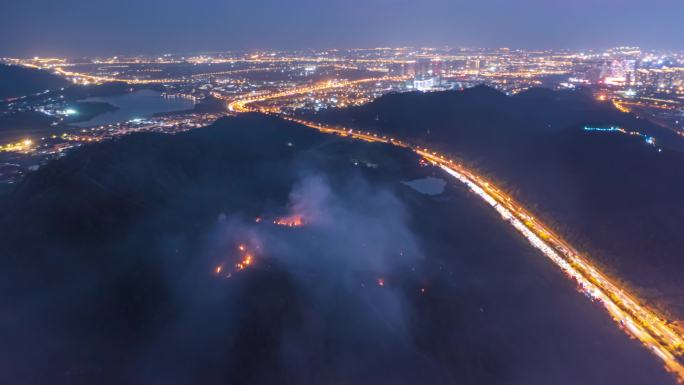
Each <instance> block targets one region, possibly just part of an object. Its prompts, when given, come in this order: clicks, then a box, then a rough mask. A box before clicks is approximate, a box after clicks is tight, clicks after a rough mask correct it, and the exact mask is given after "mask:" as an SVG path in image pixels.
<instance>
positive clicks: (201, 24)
mask: <svg viewBox="0 0 684 385" xmlns="http://www.w3.org/2000/svg"><path fill="white" fill-rule="evenodd" d="M4 8H5V9H3V12H2V15H0V32H1V33H3V34H4V35H5V36H12V39H11V40H8V39H5V41H3V44H2V45H1V46H0V56H22V57H31V56H47V55H55V56H69V57H78V56H92V55H112V54H146V53H149V54H161V53H185V52H188V53H189V52H205V51H231V50H253V49H269V50H270V49H272V50H279V49H311V48H314V49H319V48H322V49H326V48H341V47H345V48H363V47H385V46H416V47H421V46H436V47H441V46H450V47H478V48H500V47H508V48H519V49H600V48H608V47H614V46H623V45H629V46H632V45H637V46H641V47H643V48H646V49H664V50H670V49H680V48H682V46H681V36H684V24H683V23H681V20H680V17H679V15H681V14H684V3H682V2H675V1H671V0H654V1H651V2H649V3H648V4H644V2H641V1H636V0H627V1H621V2H617V1H613V0H604V1H601V2H598V3H597V2H592V1H589V0H580V1H574V2H562V3H556V4H547V3H545V2H543V1H539V0H522V1H517V2H515V3H514V4H513V3H511V2H508V1H504V0H488V1H485V2H479V3H477V4H473V3H467V2H464V1H460V0H459V1H455V2H450V1H445V0H428V1H424V2H422V3H421V4H420V6H416V5H415V4H414V3H412V2H408V1H406V0H372V1H365V2H362V3H361V2H356V4H350V2H349V1H341V0H333V1H327V2H317V1H313V0H297V1H294V2H287V3H284V2H279V1H276V0H260V1H257V2H251V3H249V4H245V3H236V2H232V1H230V2H221V1H218V0H198V1H194V2H188V1H184V0H170V1H163V2H162V1H157V0H152V1H146V2H145V3H144V4H140V3H139V2H133V1H130V0H125V1H119V2H117V3H115V4H112V3H107V4H105V3H102V2H83V1H80V0H66V1H63V2H60V3H59V4H57V3H54V2H52V1H48V0H28V1H24V2H21V3H18V4H13V5H12V7H8V6H5V7H4Z"/></svg>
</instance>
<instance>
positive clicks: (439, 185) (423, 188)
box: [402, 176, 446, 195]
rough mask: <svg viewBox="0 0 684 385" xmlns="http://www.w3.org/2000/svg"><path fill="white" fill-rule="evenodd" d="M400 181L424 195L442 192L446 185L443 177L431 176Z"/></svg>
mask: <svg viewBox="0 0 684 385" xmlns="http://www.w3.org/2000/svg"><path fill="white" fill-rule="evenodd" d="M402 183H403V184H405V185H407V186H409V187H411V188H412V189H414V190H416V191H418V192H419V193H421V194H425V195H439V194H441V193H443V192H444V187H445V186H446V181H445V180H444V179H442V178H435V177H431V176H429V177H427V178H423V179H416V180H411V181H408V182H402Z"/></svg>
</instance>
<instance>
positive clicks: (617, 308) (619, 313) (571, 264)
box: [229, 78, 684, 382]
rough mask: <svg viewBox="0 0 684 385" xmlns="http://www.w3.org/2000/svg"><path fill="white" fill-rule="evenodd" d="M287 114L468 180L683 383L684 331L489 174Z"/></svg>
mask: <svg viewBox="0 0 684 385" xmlns="http://www.w3.org/2000/svg"><path fill="white" fill-rule="evenodd" d="M387 79H389V78H384V80H387ZM375 80H378V79H364V80H360V81H356V82H362V81H375ZM340 86H343V85H340V83H333V84H328V85H327V87H328V88H334V87H340ZM325 89H326V85H318V86H315V87H314V88H300V89H292V90H290V91H283V92H280V93H277V94H271V95H266V96H262V97H259V98H258V99H243V100H237V101H234V102H232V103H230V104H229V107H230V109H231V111H235V112H247V111H260V112H265V113H269V112H270V111H272V110H273V108H270V109H269V110H268V111H266V110H260V109H259V108H254V107H252V106H250V104H252V103H255V102H263V101H266V100H271V99H277V98H282V97H286V96H290V95H295V94H299V93H304V92H313V91H321V90H325ZM283 118H284V119H287V120H290V121H293V122H296V123H299V124H302V125H305V126H307V127H310V128H313V129H316V130H318V131H320V132H322V133H326V134H333V135H339V136H343V137H347V138H351V139H356V140H363V141H366V142H380V143H386V144H391V145H394V146H397V147H402V148H407V149H410V150H412V151H413V152H415V153H416V154H418V155H419V156H420V157H421V159H422V160H423V161H424V162H429V163H431V164H433V165H435V166H437V167H439V168H441V169H442V170H443V171H444V172H446V173H447V174H449V175H450V176H452V177H453V178H455V179H456V180H458V181H459V182H461V183H463V184H465V185H466V186H467V187H468V188H469V189H470V190H471V191H472V192H473V193H475V194H476V195H477V196H478V197H479V198H481V199H482V200H483V201H485V202H486V203H487V204H488V205H490V206H491V207H492V208H494V209H495V210H496V211H497V212H498V213H499V214H500V215H501V218H502V219H503V220H504V221H506V222H507V223H509V224H510V225H511V226H513V227H514V228H515V229H516V230H517V231H518V232H519V233H520V234H521V235H522V236H523V237H524V238H525V239H526V240H527V241H528V242H529V243H530V245H531V246H532V247H534V248H535V249H537V250H539V251H540V252H541V253H542V254H543V255H544V256H546V257H547V258H548V259H550V260H551V261H552V262H553V263H554V264H555V265H557V266H558V267H559V268H560V269H561V271H562V272H563V273H564V274H565V275H566V276H568V277H569V278H571V279H573V280H574V281H576V282H577V284H578V288H579V289H580V290H581V291H582V292H583V293H585V294H586V295H587V296H588V297H590V298H592V299H593V300H595V301H597V302H598V303H600V304H601V305H602V306H603V307H604V308H605V309H606V311H607V312H608V313H609V314H610V316H611V317H612V318H613V320H615V322H616V324H617V325H618V326H619V327H620V328H621V329H622V330H624V331H625V332H626V333H627V334H628V335H629V336H631V337H633V338H635V339H637V340H639V341H640V342H641V343H642V344H643V345H644V346H645V347H646V348H647V349H648V350H649V351H651V352H652V353H653V354H654V355H655V356H656V357H658V358H659V359H660V360H661V361H662V362H663V364H664V367H665V368H666V369H667V370H668V371H669V372H671V373H672V374H674V376H675V377H676V378H677V380H678V381H679V382H684V365H683V364H682V362H684V336H683V333H682V331H681V330H679V329H677V328H676V327H675V326H674V325H672V324H671V323H670V322H668V321H667V320H666V319H664V318H662V317H661V316H659V315H658V314H657V313H656V312H655V311H654V310H653V309H651V308H649V307H648V306H647V305H646V304H644V303H643V302H640V301H638V300H637V299H636V298H635V297H634V296H633V295H631V294H630V293H629V292H627V291H626V290H625V289H624V288H623V287H620V286H619V285H618V284H617V283H615V282H613V281H612V280H611V279H610V278H608V277H607V276H606V275H605V274H604V273H602V272H601V271H600V270H599V269H598V268H596V267H595V266H594V265H593V264H592V262H591V261H590V260H588V259H586V258H585V257H582V256H581V255H580V253H579V252H578V251H577V250H576V249H575V248H574V247H572V246H571V245H570V244H569V243H568V242H567V241H565V240H564V239H563V238H561V237H560V236H559V235H558V234H556V233H555V232H554V231H552V230H551V229H550V228H549V227H548V226H546V225H545V224H543V223H541V222H540V221H539V220H538V219H536V218H535V217H534V216H533V215H531V214H530V213H529V212H528V211H527V210H526V209H525V208H524V207H523V206H522V205H520V204H519V203H517V202H516V201H515V200H514V199H513V198H512V197H510V196H509V195H507V194H506V193H504V192H503V191H502V190H501V189H499V188H498V187H496V186H495V185H493V184H491V183H490V182H488V181H487V180H486V179H485V178H483V177H481V176H479V175H478V174H477V173H475V172H474V171H472V170H470V169H468V168H466V167H465V166H464V165H462V164H459V163H457V162H454V161H452V160H449V159H448V158H447V157H445V156H444V155H441V154H438V153H437V152H434V151H431V150H429V149H426V148H421V147H418V146H413V145H411V144H407V143H405V142H403V141H401V140H397V139H394V138H390V137H387V136H379V135H378V134H374V133H370V132H361V131H355V130H353V129H348V128H340V127H328V126H325V125H322V124H318V123H315V122H309V121H305V120H301V119H295V118H290V117H283ZM383 284H384V282H383Z"/></svg>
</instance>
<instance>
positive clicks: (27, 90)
mask: <svg viewBox="0 0 684 385" xmlns="http://www.w3.org/2000/svg"><path fill="white" fill-rule="evenodd" d="M69 85H70V83H69V82H68V81H67V80H65V79H63V78H61V77H59V76H56V75H53V74H51V73H49V72H47V71H42V70H38V69H33V68H26V67H21V66H13V65H4V64H0V99H7V98H13V97H20V96H24V95H30V94H34V93H37V92H41V91H44V90H51V89H55V88H61V87H67V86H69Z"/></svg>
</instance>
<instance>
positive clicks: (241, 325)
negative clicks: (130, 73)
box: [0, 115, 674, 385]
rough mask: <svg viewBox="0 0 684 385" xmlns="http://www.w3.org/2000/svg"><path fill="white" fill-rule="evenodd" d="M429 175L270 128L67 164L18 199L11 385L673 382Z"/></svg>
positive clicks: (93, 153) (312, 136)
mask: <svg viewBox="0 0 684 385" xmlns="http://www.w3.org/2000/svg"><path fill="white" fill-rule="evenodd" d="M427 176H435V177H438V178H442V177H443V175H441V174H440V173H439V172H438V171H437V170H435V169H433V168H431V167H420V166H419V164H418V160H417V159H416V158H415V156H414V155H413V154H411V153H409V152H406V151H403V150H399V149H396V148H392V147H388V146H385V145H379V144H366V143H352V142H348V141H345V140H342V139H337V138H331V137H325V136H323V135H321V134H318V133H316V132H314V131H312V130H310V129H307V128H304V127H301V126H297V125H293V124H291V123H286V122H283V121H280V120H276V119H271V118H265V117H261V116H255V115H251V116H245V117H241V118H230V119H222V120H219V121H218V122H217V123H215V124H214V125H213V126H211V127H208V128H204V129H199V130H195V131H191V132H187V133H183V134H178V135H175V136H167V135H160V134H138V135H132V136H129V137H125V138H123V139H119V140H115V141H111V142H107V143H102V144H96V145H92V146H87V147H84V148H81V149H79V150H77V151H76V152H74V153H72V154H70V155H69V156H67V157H65V158H63V159H60V160H57V161H53V162H51V163H50V164H48V165H47V166H45V167H43V168H41V169H40V170H39V171H37V172H36V173H33V174H30V175H28V176H27V177H26V178H25V180H24V181H23V182H22V183H21V184H19V185H18V186H17V188H16V190H15V191H14V192H12V193H10V194H9V195H6V196H4V197H2V206H1V207H0V255H1V256H2V260H1V261H0V275H1V276H0V290H1V291H2V293H5V295H3V296H1V297H0V341H2V344H1V345H0V382H1V383H3V384H17V385H21V384H122V383H126V384H141V385H142V384H145V385H149V384H274V383H286V384H338V383H345V384H369V383H374V384H525V385H534V384H540V385H542V384H543V385H546V384H568V385H570V384H572V385H575V384H583V385H591V384H597V385H598V384H602V385H603V384H634V385H643V384H668V383H674V380H673V379H672V378H671V377H670V376H669V375H668V374H667V373H665V372H664V370H663V369H662V368H661V367H660V365H659V363H658V361H657V359H656V358H655V357H654V356H653V355H652V354H651V353H649V352H648V351H647V350H646V349H644V348H642V347H641V346H640V345H639V344H638V343H637V342H635V341H632V340H630V339H629V338H628V337H627V336H626V335H625V334H624V333H622V332H621V331H620V330H619V329H618V328H617V327H616V326H615V325H614V324H613V322H612V321H611V320H610V319H609V318H608V316H607V315H606V314H605V313H604V311H603V310H602V308H601V307H600V306H599V305H598V304H593V303H591V302H590V301H589V300H588V299H587V298H585V297H583V296H581V295H580V294H578V293H577V292H576V290H575V288H574V286H573V284H572V283H571V282H570V281H568V280H566V279H565V278H564V277H563V276H562V275H561V274H560V272H558V271H557V269H556V268H555V267H554V266H552V264H551V263H550V262H548V261H547V260H545V259H544V257H543V256H542V255H541V254H539V253H537V252H535V251H533V250H532V249H531V248H530V247H528V245H527V244H526V243H525V241H524V240H523V239H522V238H521V237H519V236H518V235H517V233H515V232H513V230H511V229H510V228H509V227H508V226H507V225H505V224H504V223H503V222H502V221H501V220H500V218H498V217H497V215H496V214H495V213H494V212H493V211H492V210H490V209H488V208H487V207H485V206H484V204H482V203H481V202H480V201H479V200H478V199H477V198H475V197H474V196H473V195H472V194H470V193H469V192H468V191H466V190H465V189H464V188H463V187H461V186H459V185H455V184H453V183H452V182H451V181H449V183H448V184H447V185H446V188H445V190H444V191H443V192H442V193H441V194H437V195H425V194H423V193H420V192H418V191H416V190H414V189H412V188H411V187H409V186H407V185H406V184H405V183H402V182H406V181H410V180H414V179H417V178H424V177H427ZM292 215H295V217H292ZM288 216H289V218H290V219H288V221H289V222H288V221H286V222H288V223H294V222H296V221H294V220H292V219H291V218H297V216H301V218H302V220H303V223H304V225H303V226H301V227H288V226H279V225H276V224H274V221H278V220H279V218H283V217H288ZM241 245H242V246H243V248H244V249H245V250H240V246H241ZM247 253H249V254H250V255H252V256H253V259H252V260H250V262H248V263H246V262H245V261H246V259H245V256H246V254H247ZM241 261H242V263H243V265H242V267H244V269H241V268H238V267H236V264H238V263H240V262H241Z"/></svg>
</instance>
